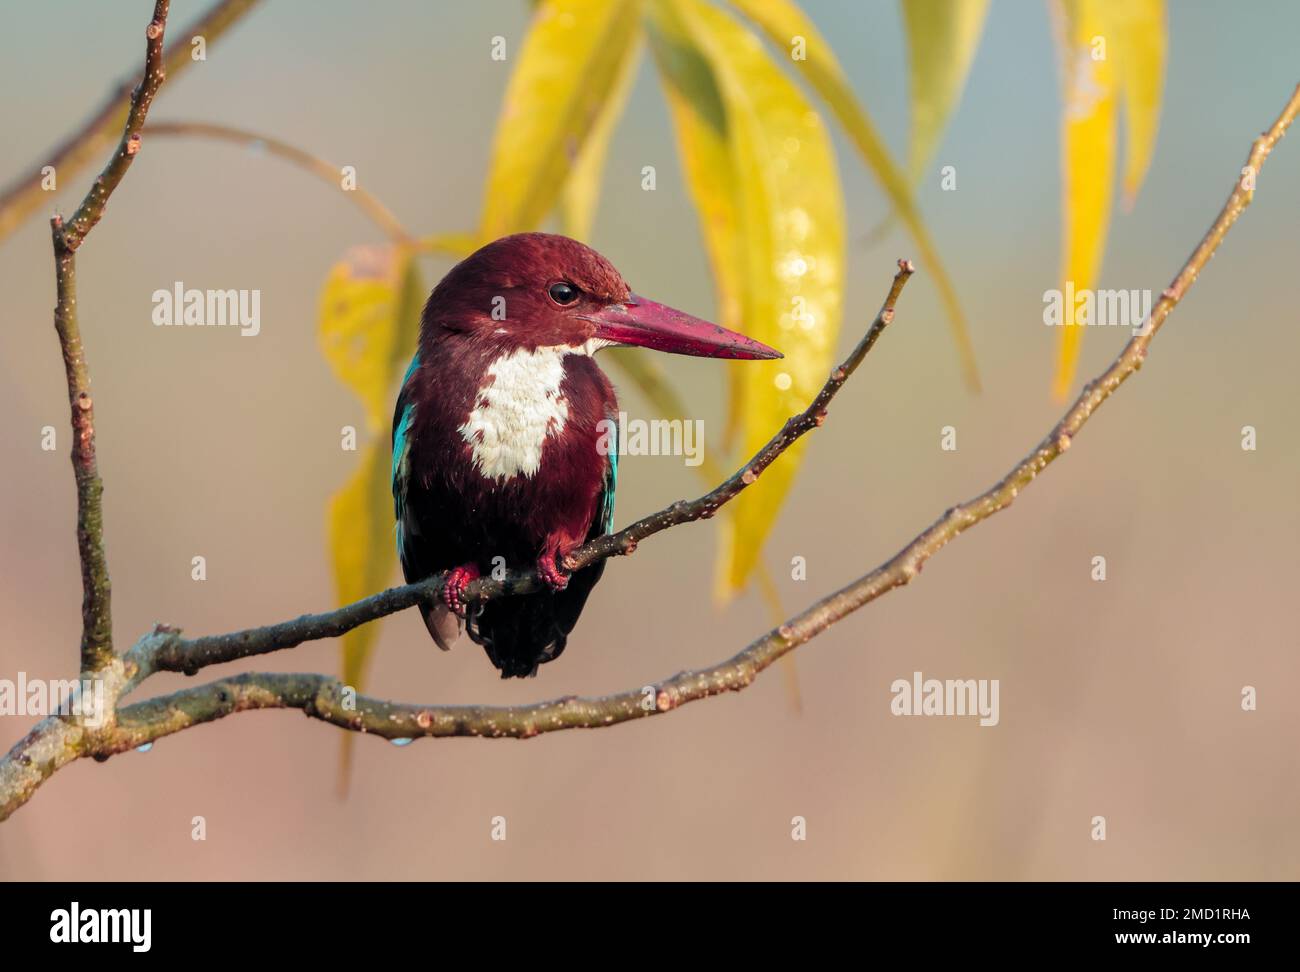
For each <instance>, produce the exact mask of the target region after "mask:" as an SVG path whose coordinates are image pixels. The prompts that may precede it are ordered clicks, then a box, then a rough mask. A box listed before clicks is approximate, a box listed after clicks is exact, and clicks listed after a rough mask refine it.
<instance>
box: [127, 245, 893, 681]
mask: <svg viewBox="0 0 1300 972" xmlns="http://www.w3.org/2000/svg"><path fill="white" fill-rule="evenodd" d="M914 271H915V268H914V267H913V266H912V264H911V263H910V262H908V261H906V260H899V261H898V272H897V273H896V274H895V275H894V280H893V283H892V284H891V285H890V288H889V293H888V295H887V296H886V297H885V302H884V304H883V305H882V306H881V308H880V312H879V313H878V314H877V315H876V319H875V320H874V321H872V323H871V326H870V327H869V328H868V329H867V333H866V334H865V335H864V336H863V338H862V340H861V341H859V342H858V345H857V347H855V348H854V349H853V351H852V353H851V354H850V355H849V356H848V357H847V358H846V359H845V360H844V363H843V364H842V365H840V366H839V367H838V368H836V369H835V370H834V371H832V372H831V375H830V377H829V378H828V379H827V380H826V384H825V385H823V386H822V390H821V391H820V392H818V394H817V397H816V398H814V399H813V401H812V404H811V405H809V406H808V407H807V408H806V409H804V410H803V411H802V412H800V413H799V414H798V415H796V416H794V417H793V418H792V419H790V420H789V421H788V422H786V423H785V426H784V428H782V429H781V431H780V432H778V433H777V434H776V435H774V436H773V437H772V439H771V440H770V441H769V442H768V443H767V445H765V446H764V447H763V448H762V449H760V450H759V451H758V452H756V453H755V454H754V456H753V458H751V459H750V460H749V462H747V463H745V465H743V466H742V467H741V468H740V469H739V470H737V471H736V473H735V474H733V475H732V476H731V478H730V479H728V480H726V481H725V482H724V483H722V485H720V486H718V487H716V488H715V489H713V490H711V491H710V492H708V493H705V494H704V495H703V496H701V497H700V498H699V499H696V500H692V501H690V502H688V501H686V500H679V501H678V502H676V503H674V504H673V505H672V506H670V507H668V508H666V509H663V510H660V511H659V512H658V513H653V514H651V515H650V516H647V517H645V518H643V519H641V520H638V521H636V522H635V523H633V524H632V525H631V526H629V527H626V528H625V529H623V530H620V531H619V532H618V533H613V534H609V535H607V536H603V537H599V538H597V539H596V540H593V541H591V542H590V543H588V544H586V545H584V546H582V547H580V548H579V549H578V550H575V551H574V552H573V553H572V554H571V555H570V556H569V559H568V561H567V564H566V566H568V567H569V569H571V570H578V569H580V568H582V567H587V566H589V565H591V564H594V563H596V562H597V561H600V560H604V559H606V558H607V557H613V556H615V555H619V556H622V555H625V554H630V553H632V552H633V551H634V550H636V546H637V544H638V543H639V542H640V541H642V540H644V539H645V538H646V537H649V536H653V535H654V534H656V533H659V532H661V531H663V530H667V529H668V528H669V527H671V526H677V525H678V524H681V523H690V522H692V521H694V520H701V519H708V518H709V517H711V516H713V515H714V513H716V512H717V510H718V508H719V507H721V506H723V505H724V504H725V503H728V502H730V501H731V500H733V499H735V498H736V496H738V495H739V494H740V493H741V491H742V490H744V489H745V488H746V487H747V486H749V485H750V484H752V483H753V482H754V481H755V480H756V479H758V477H759V475H760V474H761V473H762V472H763V470H764V469H766V468H767V467H768V466H770V465H771V464H772V463H773V462H774V461H775V460H776V459H777V457H778V456H780V455H781V453H783V452H785V450H786V449H788V448H790V446H791V445H793V444H794V442H795V441H796V440H797V439H799V438H800V437H801V436H802V435H804V434H805V433H807V432H808V431H810V430H812V429H815V428H817V427H818V426H819V425H821V424H822V422H823V421H824V420H825V418H826V409H827V407H828V406H829V405H830V402H831V399H833V398H834V397H835V395H836V394H837V393H838V392H839V390H840V388H842V387H843V386H844V383H845V382H846V381H847V380H848V378H849V376H850V375H852V374H853V372H854V371H856V370H857V367H858V365H859V364H861V363H862V359H863V358H865V357H866V356H867V352H868V351H870V350H871V348H872V347H873V346H874V345H875V343H876V340H877V339H878V338H879V337H880V335H881V333H882V332H883V331H884V330H885V328H886V327H888V326H889V323H890V322H891V321H892V320H893V319H894V305H895V303H896V302H897V301H898V296H899V294H901V293H902V292H903V287H904V286H905V285H906V284H907V281H908V279H909V278H910V277H911V276H912V274H913V272H914ZM445 576H446V575H445V574H437V575H435V576H433V577H430V578H429V579H428V580H423V581H417V582H416V583H414V584H406V585H404V586H402V587H393V588H390V589H389V590H386V591H383V592H381V593H379V594H373V595H371V596H370V597H367V598H365V599H363V600H360V601H356V602H355V603H353V604H349V605H347V606H345V607H341V608H338V609H336V610H333V611H326V612H325V613H323V614H305V615H303V616H302V617H300V618H295V619H293V620H292V621H281V622H280V623H279V624H272V625H268V626H266V627H262V628H249V629H246V630H244V631H235V632H232V633H230V634H222V635H207V636H204V637H201V638H192V639H186V638H182V637H181V636H180V631H179V630H177V629H173V628H167V627H161V628H158V629H155V631H154V632H153V637H148V636H147V637H146V638H145V639H143V640H142V641H141V643H140V644H139V645H137V646H136V648H133V649H132V650H131V652H130V653H129V655H128V662H129V665H130V666H131V667H132V668H133V670H134V675H133V680H132V685H134V684H137V683H138V682H139V681H141V680H142V679H143V678H145V677H147V676H148V674H149V673H150V672H153V671H169V672H185V673H187V674H190V675H193V674H194V673H195V672H197V671H198V670H199V669H200V668H206V667H207V666H209V665H218V664H221V663H222V662H230V661H237V660H239V659H240V658H248V657H250V656H252V655H264V654H267V653H268V652H272V651H280V650H281V649H284V648H292V647H294V646H295V645H300V644H302V643H303V642H304V641H316V640H319V639H321V638H337V637H338V636H339V635H341V634H344V633H345V632H347V631H351V630H352V629H353V628H356V627H359V626H360V625H363V624H366V623H367V622H370V621H374V620H376V619H377V618H382V617H384V616H386V615H389V614H394V613H396V612H398V611H403V610H405V609H406V608H409V607H411V606H413V605H415V604H418V603H421V602H425V603H431V602H432V601H433V600H434V599H435V598H436V597H437V596H438V592H439V591H441V590H442V585H443V580H444V578H445ZM539 585H540V581H539V580H538V578H537V571H536V570H527V571H518V572H511V573H509V574H508V575H507V576H506V577H505V578H504V579H503V580H493V579H491V578H484V579H480V580H477V581H474V582H472V583H471V584H470V585H469V586H468V588H467V589H466V598H467V599H468V600H470V601H471V602H475V603H481V602H484V601H489V600H491V599H493V598H497V597H504V596H508V595H512V594H523V593H527V592H528V591H533V590H537V589H538V587H539Z"/></svg>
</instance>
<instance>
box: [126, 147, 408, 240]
mask: <svg viewBox="0 0 1300 972" xmlns="http://www.w3.org/2000/svg"><path fill="white" fill-rule="evenodd" d="M145 134H147V135H164V136H189V137H202V138H215V139H219V140H220V141H224V142H233V143H235V144H236V145H243V146H246V147H251V148H257V149H265V150H266V151H267V152H269V153H271V154H272V155H274V156H277V157H278V158H281V159H284V160H285V161H286V162H290V163H292V164H293V165H296V166H298V167H299V168H300V169H304V170H306V171H307V172H310V173H311V174H312V175H314V176H317V177H318V178H320V179H322V180H324V181H325V182H327V183H329V184H330V185H331V186H333V187H334V188H336V189H337V188H338V187H339V180H340V177H341V170H340V168H339V166H337V165H333V164H331V163H329V162H326V161H325V160H324V159H322V158H318V157H317V156H315V155H312V154H311V153H310V152H305V151H303V150H302V149H300V148H297V147H296V146H293V145H290V144H289V143H288V142H284V141H281V140H280V139H278V138H273V137H272V136H270V135H258V134H256V133H254V132H248V131H245V130H243V129H242V128H233V127H231V126H230V125H215V124H212V123H210V122H151V123H150V124H149V125H148V126H147V127H146V128H145ZM346 195H348V196H349V197H350V198H351V200H352V201H353V202H355V203H356V204H357V205H358V206H360V207H361V209H362V211H364V212H365V214H366V215H367V216H369V217H370V219H371V220H372V221H373V222H374V223H375V225H376V226H378V227H379V228H380V229H381V230H383V232H384V235H385V236H387V237H388V238H389V240H391V241H392V242H394V243H402V244H411V243H414V242H415V240H414V238H413V237H412V236H411V234H410V233H408V232H407V231H406V228H405V227H404V226H402V224H401V222H400V221H399V220H398V219H397V217H396V216H394V215H393V213H392V211H391V210H390V209H389V208H388V207H387V206H385V205H384V204H383V203H382V202H380V201H379V200H378V199H377V198H376V197H375V196H374V195H372V194H371V193H369V192H367V191H366V190H365V189H363V188H361V187H360V186H356V187H354V188H352V189H350V190H348V192H347V193H346Z"/></svg>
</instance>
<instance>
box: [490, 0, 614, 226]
mask: <svg viewBox="0 0 1300 972" xmlns="http://www.w3.org/2000/svg"><path fill="white" fill-rule="evenodd" d="M639 12H640V0H543V2H542V3H541V4H539V5H538V7H537V11H536V13H535V14H534V15H533V19H532V23H531V25H530V27H529V30H528V35H527V37H526V38H525V39H524V42H523V44H522V46H521V48H520V50H519V53H518V54H517V55H516V56H517V60H516V61H515V66H514V69H513V70H512V71H511V74H510V81H509V84H508V85H507V87H506V94H505V100H504V102H503V104H502V107H501V114H500V116H499V117H498V119H497V129H496V135H495V137H494V141H493V144H492V162H491V168H490V169H489V172H488V177H487V183H486V187H485V193H484V198H483V215H482V220H481V222H480V234H481V236H482V239H483V240H485V241H486V240H493V239H496V238H497V237H499V236H504V235H505V234H507V233H514V232H519V231H521V230H528V229H534V228H536V227H537V226H538V225H539V224H540V223H541V221H542V220H543V219H544V218H545V217H546V216H547V214H548V213H550V212H551V210H552V209H554V208H555V205H556V203H557V202H558V200H559V196H560V190H561V189H562V187H563V186H564V182H565V178H566V177H567V176H568V174H569V170H570V169H571V168H572V166H573V165H574V164H575V162H576V161H577V159H578V157H579V154H580V153H581V151H582V148H583V145H584V143H585V141H586V139H587V136H588V134H589V133H590V132H591V130H592V128H593V126H595V125H596V123H597V119H598V118H599V117H600V114H601V109H602V107H603V106H604V104H605V102H606V101H607V100H608V99H609V97H610V93H611V92H612V91H613V89H614V88H615V86H616V81H617V79H618V76H619V70H620V68H621V67H622V66H623V63H624V61H625V60H626V59H627V58H628V57H629V56H630V55H631V54H632V52H633V51H632V48H633V41H634V40H635V38H636V36H637V32H638V30H639V20H640V18H639Z"/></svg>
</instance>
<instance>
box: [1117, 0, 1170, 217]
mask: <svg viewBox="0 0 1300 972" xmlns="http://www.w3.org/2000/svg"><path fill="white" fill-rule="evenodd" d="M1112 2H1113V0H1112ZM1113 7H1114V16H1115V19H1116V24H1117V28H1116V34H1117V36H1118V38H1119V46H1120V51H1119V55H1120V90H1121V92H1122V93H1123V95H1124V122H1125V125H1124V132H1125V159H1124V206H1125V208H1126V209H1131V208H1132V206H1133V202H1134V200H1135V199H1136V198H1137V194H1138V189H1140V188H1141V187H1142V180H1143V178H1144V177H1145V176H1146V172H1147V169H1148V167H1149V166H1150V165H1151V155H1152V153H1153V152H1154V151H1155V147H1156V130H1157V128H1158V127H1159V123H1160V102H1161V99H1162V97H1163V94H1164V83H1165V49H1166V47H1167V46H1168V35H1167V28H1166V25H1165V4H1164V0H1122V2H1119V3H1114V2H1113Z"/></svg>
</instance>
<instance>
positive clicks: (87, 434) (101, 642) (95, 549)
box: [50, 0, 171, 672]
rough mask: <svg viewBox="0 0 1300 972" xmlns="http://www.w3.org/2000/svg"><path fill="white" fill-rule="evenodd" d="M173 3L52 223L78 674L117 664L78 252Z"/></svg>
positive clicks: (133, 121) (122, 163)
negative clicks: (68, 412) (73, 205)
mask: <svg viewBox="0 0 1300 972" xmlns="http://www.w3.org/2000/svg"><path fill="white" fill-rule="evenodd" d="M170 3H171V0H155V3H154V11H153V19H152V20H151V21H150V22H149V26H148V27H147V28H145V38H146V40H145V68H144V74H143V75H141V78H140V83H139V84H138V85H136V88H135V91H134V93H133V94H132V95H131V106H130V108H129V109H128V111H127V120H126V127H125V128H124V130H123V132H122V138H121V140H120V141H119V143H118V147H117V151H116V152H114V154H113V157H112V158H111V159H110V160H109V162H108V165H106V166H105V167H104V171H103V172H102V173H101V174H100V176H99V178H98V179H96V180H95V184H94V185H93V186H92V187H91V189H90V191H89V192H88V193H86V197H85V198H84V199H83V200H82V201H81V205H80V206H78V207H77V211H76V212H75V213H73V214H72V218H71V219H70V220H69V221H68V222H67V223H66V224H65V223H64V221H63V219H62V217H60V216H55V217H54V218H53V219H52V220H51V221H50V228H51V232H52V235H53V243H54V266H55V283H56V287H57V291H58V297H57V302H56V304H55V306H54V328H55V330H56V331H57V332H58V335H59V345H60V347H61V349H62V351H63V365H64V371H65V373H66V375H67V382H68V403H69V405H70V407H71V409H72V450H71V452H72V469H73V472H74V474H75V476H76V480H77V551H78V554H79V555H80V560H81V592H82V597H81V669H82V671H88V672H89V671H97V670H98V669H100V668H103V667H104V666H105V665H107V664H108V663H109V661H111V660H112V658H113V616H112V605H111V601H112V583H111V582H110V580H109V576H108V559H107V557H106V556H105V553H104V504H103V497H104V483H103V480H101V479H100V478H99V462H98V459H97V458H96V455H95V408H94V400H93V399H92V398H91V395H90V371H89V369H88V368H87V366H86V350H85V346H84V345H83V343H82V340H81V327H80V324H79V322H78V319H77V261H76V251H77V248H78V247H80V246H81V243H82V241H83V240H85V238H86V234H87V233H89V232H90V230H91V229H92V228H93V227H94V225H95V224H96V223H98V222H99V220H100V218H101V217H102V216H103V214H104V207H105V206H106V205H107V204H108V197H109V196H111V195H112V194H113V190H114V189H116V188H117V186H118V183H120V182H121V181H122V177H123V176H125V175H126V170H127V169H128V168H130V166H131V161H132V160H133V159H134V158H135V155H136V153H137V152H138V151H139V149H140V129H141V128H142V127H143V126H144V120H145V116H146V115H148V113H149V105H150V104H152V103H153V98H154V95H155V94H156V93H157V91H158V88H159V86H160V85H161V84H162V82H163V76H164V73H163V31H164V29H165V27H166V25H167V13H168V9H169V6H170Z"/></svg>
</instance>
